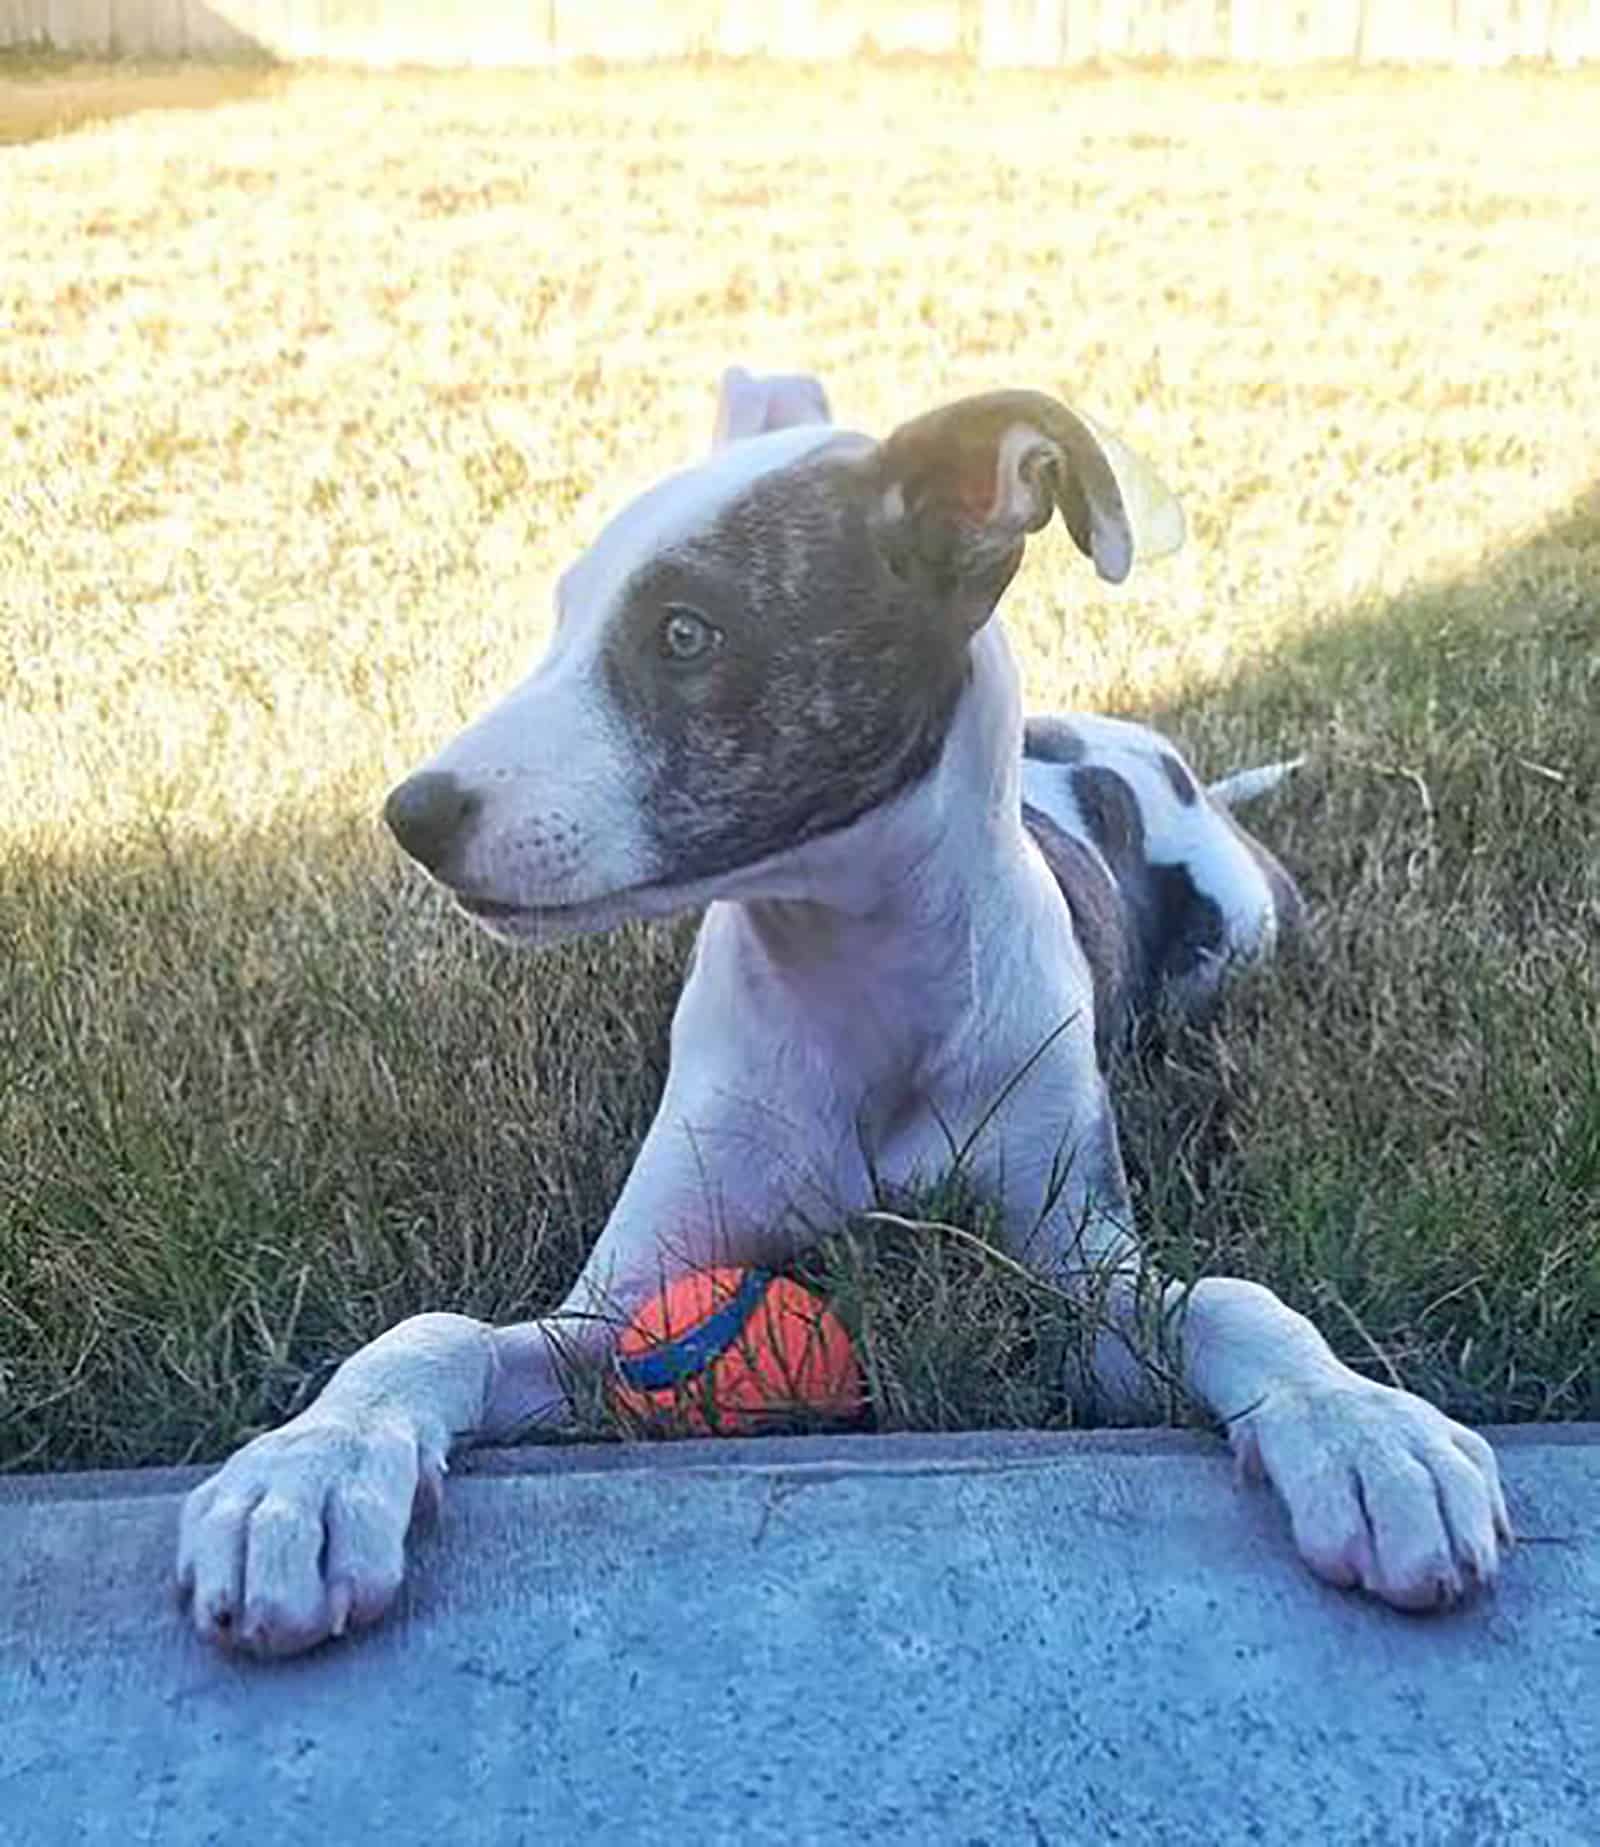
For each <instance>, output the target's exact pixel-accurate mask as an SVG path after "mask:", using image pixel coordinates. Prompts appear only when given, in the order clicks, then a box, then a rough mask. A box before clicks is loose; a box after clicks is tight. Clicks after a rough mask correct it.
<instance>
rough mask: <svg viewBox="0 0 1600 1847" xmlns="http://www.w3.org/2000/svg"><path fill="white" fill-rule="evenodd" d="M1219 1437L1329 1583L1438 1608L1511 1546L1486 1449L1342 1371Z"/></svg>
mask: <svg viewBox="0 0 1600 1847" xmlns="http://www.w3.org/2000/svg"><path fill="white" fill-rule="evenodd" d="M1229 1434H1230V1437H1231V1439H1232V1442H1233V1447H1234V1453H1235V1455H1236V1456H1237V1457H1238V1459H1239V1464H1240V1468H1241V1470H1242V1471H1243V1472H1245V1473H1247V1474H1254V1475H1264V1476H1265V1477H1266V1479H1267V1480H1268V1481H1270V1482H1271V1483H1272V1485H1273V1487H1274V1488H1276V1489H1277V1491H1278V1493H1279V1495H1281V1496H1282V1498H1283V1501H1284V1504H1285V1506H1286V1507H1287V1508H1288V1510H1289V1517H1290V1520H1291V1522H1292V1523H1293V1527H1294V1537H1295V1543H1296V1545H1298V1546H1299V1548H1300V1554H1301V1556H1302V1557H1303V1558H1304V1559H1305V1561H1306V1563H1307V1564H1308V1565H1310V1567H1311V1569H1312V1570H1313V1571H1314V1572H1316V1574H1317V1575H1318V1577H1320V1578H1325V1579H1326V1580H1327V1581H1328V1582H1329V1583H1330V1584H1337V1585H1340V1586H1341V1587H1346V1588H1348V1587H1350V1586H1354V1585H1359V1586H1360V1587H1361V1588H1362V1589H1363V1590H1367V1591H1370V1592H1371V1593H1372V1594H1373V1595H1374V1596H1375V1597H1381V1598H1383V1600H1384V1601H1385V1602H1386V1603H1392V1604H1395V1605H1397V1606H1398V1607H1399V1608H1401V1609H1406V1610H1436V1609H1445V1608H1448V1607H1449V1606H1450V1605H1451V1604H1453V1603H1455V1602H1457V1601H1458V1600H1459V1599H1460V1598H1462V1597H1463V1596H1466V1595H1468V1594H1470V1593H1471V1592H1472V1591H1473V1590H1475V1589H1477V1588H1479V1587H1486V1586H1488V1585H1491V1584H1492V1583H1493V1582H1494V1580H1495V1576H1496V1574H1497V1572H1498V1571H1499V1568H1500V1558H1501V1554H1502V1552H1503V1551H1504V1550H1505V1549H1508V1548H1509V1547H1510V1545H1511V1543H1512V1532H1511V1521H1510V1519H1509V1517H1508V1515H1507V1513H1506V1503H1505V1497H1504V1495H1503V1494H1502V1492H1501V1488H1500V1472H1499V1469H1498V1467H1497V1466H1496V1464H1495V1459H1494V1451H1493V1450H1492V1449H1490V1447H1489V1445H1488V1444H1487V1443H1486V1442H1485V1441H1484V1440H1483V1438H1482V1437H1480V1436H1479V1435H1478V1434H1477V1432H1476V1431H1474V1430H1468V1429H1466V1428H1465V1427H1464V1426H1463V1425H1461V1424H1457V1423H1452V1422H1451V1420H1450V1419H1449V1418H1448V1417H1446V1416H1444V1414H1443V1413H1442V1412H1440V1411H1437V1410H1435V1409H1434V1407H1433V1406H1432V1405H1430V1404H1428V1403H1426V1402H1425V1401H1424V1400H1423V1399H1421V1398H1417V1397H1414V1396H1413V1395H1412V1394H1411V1393H1410V1392H1403V1391H1397V1390H1394V1389H1393V1388H1391V1387H1389V1386H1386V1385H1377V1384H1375V1383H1374V1382H1373V1381H1371V1380H1370V1379H1363V1378H1362V1377H1361V1376H1360V1375H1359V1374H1357V1373H1353V1372H1350V1371H1348V1370H1347V1369H1345V1368H1342V1367H1341V1368H1340V1369H1339V1371H1338V1372H1337V1373H1334V1374H1331V1375H1330V1376H1329V1378H1328V1379H1327V1380H1325V1381H1321V1382H1318V1383H1316V1384H1314V1385H1309V1386H1307V1385H1296V1386H1282V1387H1279V1388H1278V1389H1277V1390H1275V1391H1273V1392H1271V1393H1269V1394H1268V1396H1267V1397H1266V1398H1265V1399H1264V1400H1263V1401H1262V1402H1261V1403H1260V1404H1259V1405H1258V1406H1256V1407H1255V1409H1254V1410H1252V1411H1250V1412H1249V1413H1248V1414H1247V1415H1246V1416H1244V1417H1242V1418H1240V1419H1239V1421H1238V1423H1237V1424H1236V1425H1235V1426H1234V1427H1233V1428H1232V1429H1231V1430H1230V1433H1229Z"/></svg>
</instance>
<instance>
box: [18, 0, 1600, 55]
mask: <svg viewBox="0 0 1600 1847" xmlns="http://www.w3.org/2000/svg"><path fill="white" fill-rule="evenodd" d="M31 45H41V46H50V47H54V48H56V49H58V50H62V51H71V52H82V53H87V54H104V53H112V54H119V55H133V56H160V57H214V56H218V55H228V54H239V53H244V52H249V51H257V52H265V53H268V54H270V55H272V56H274V57H279V58H285V59H327V60H334V61H338V62H349V63H356V64H368V65H393V64H401V63H418V64H429V65H514V64H544V63H549V62H551V61H553V60H557V59H562V58H572V57H584V56H598V57H607V58H648V57H677V56H685V55H691V54H695V53H707V52H709V53H714V54H721V55H726V56H741V55H748V54H751V53H761V54H765V55H768V56H775V57H797V58H836V57H843V56H848V55H850V54H851V53H852V52H855V51H858V50H861V49H864V48H866V47H869V46H870V47H874V48H876V49H878V50H880V51H890V52H893V51H902V52H904V51H916V52H923V53H929V54H933V55H945V56H962V57H968V58H975V59H977V60H978V61H980V62H981V63H984V64H986V65H1036V66H1054V65H1067V64H1073V63H1078V62H1083V61H1087V60H1089V59H1093V58H1105V57H1113V58H1171V59H1177V60H1208V61H1210V60H1227V61H1231V62H1237V63H1252V64H1261V63H1268V64H1293V63H1306V62H1312V61H1316V60H1325V59H1334V60H1343V61H1351V62H1357V63H1390V62H1413V63H1433V64H1457V65H1486V64H1499V63H1504V62H1506V61H1508V60H1510V59H1513V58H1536V59H1544V60H1549V61H1552V62H1556V63H1561V64H1573V63H1578V62H1580V61H1582V60H1584V59H1589V58H1597V57H1600V0H1299V3H1298V4H1297V3H1296V0H0V46H31Z"/></svg>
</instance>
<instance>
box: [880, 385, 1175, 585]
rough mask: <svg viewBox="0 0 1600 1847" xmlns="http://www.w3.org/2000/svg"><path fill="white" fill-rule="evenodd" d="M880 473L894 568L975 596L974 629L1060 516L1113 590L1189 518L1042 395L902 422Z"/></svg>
mask: <svg viewBox="0 0 1600 1847" xmlns="http://www.w3.org/2000/svg"><path fill="white" fill-rule="evenodd" d="M876 465H877V489H878V494H879V502H878V507H877V509H876V512H875V515H874V522H873V523H874V528H875V531H876V535H877V537H878V541H879V543H880V545H881V546H882V547H883V550H884V553H885V556H886V557H887V558H888V560H889V563H890V565H891V567H892V568H893V569H894V570H895V572H896V573H897V574H898V575H899V576H901V577H906V578H915V577H917V576H919V575H920V576H923V577H925V578H926V579H927V580H928V582H929V585H930V587H931V588H935V589H939V590H942V591H958V592H959V591H960V590H962V589H963V588H966V589H969V590H970V591H971V593H972V597H973V598H975V599H976V602H975V604H974V606H973V608H972V610H971V612H970V613H971V615H972V616H973V617H974V618H975V620H976V622H981V621H982V620H983V619H984V618H985V617H986V616H987V614H988V608H982V609H981V613H979V606H980V605H981V604H982V602H983V598H984V596H985V594H986V593H987V592H988V591H991V590H992V595H990V596H989V605H988V607H989V608H992V607H993V603H994V601H995V600H996V599H997V598H998V596H999V592H1000V591H1001V590H1003V589H1004V588H1005V586H1006V584H1007V583H1009V582H1010V579H1011V576H1012V574H1013V573H1014V572H1015V570H1016V568H1017V565H1018V564H1019V562H1020V561H1021V557H1022V546H1023V541H1024V540H1025V539H1026V537H1027V535H1028V534H1029V533H1030V532H1037V531H1039V530H1040V528H1041V527H1043V526H1046V525H1048V524H1049V522H1050V516H1051V514H1052V513H1053V512H1055V510H1056V509H1057V508H1059V509H1060V511H1061V517H1062V519H1063V520H1064V521H1065V522H1066V527H1067V530H1068V531H1069V532H1070V533H1071V534H1072V537H1073V540H1074V541H1075V543H1076V544H1077V547H1078V549H1079V551H1081V552H1082V553H1083V554H1084V556H1085V557H1086V558H1091V559H1093V561H1094V567H1095V569H1096V570H1097V571H1098V572H1099V573H1100V575H1101V576H1102V577H1103V578H1105V580H1106V581H1107V582H1108V583H1113V584H1120V583H1121V582H1122V580H1123V579H1124V578H1125V577H1126V576H1127V575H1128V573H1129V571H1130V570H1132V568H1133V564H1134V560H1135V559H1136V558H1140V559H1143V558H1159V557H1161V556H1162V555H1164V554H1165V553H1167V552H1172V551H1176V550H1177V549H1178V547H1179V546H1180V545H1181V544H1182V543H1183V536H1184V527H1183V510H1182V509H1181V508H1180V507H1179V505H1178V502H1177V500H1176V499H1175V498H1174V497H1173V495H1172V494H1171V493H1170V492H1169V491H1168V490H1167V488H1166V487H1164V486H1163V485H1162V483H1161V482H1160V481H1159V480H1158V479H1157V478H1156V475H1155V473H1154V472H1153V470H1151V469H1150V468H1149V467H1147V466H1146V464H1145V463H1143V462H1141V461H1140V460H1139V458H1138V457H1137V456H1136V455H1135V454H1134V453H1133V451H1132V450H1131V449H1128V448H1127V447H1125V446H1124V445H1123V444H1122V443H1120V442H1118V440H1117V439H1116V437H1114V436H1112V435H1111V434H1110V433H1109V432H1108V431H1105V430H1101V429H1097V428H1096V427H1095V425H1094V424H1092V423H1091V422H1090V421H1089V419H1088V418H1087V417H1085V416H1083V415H1082V414H1081V413H1080V412H1078V411H1074V410H1069V409H1068V408H1067V406H1066V405H1065V404H1059V403H1057V402H1056V400H1055V399H1054V398H1049V397H1046V396H1044V395H1043V393H1041V392H1037V391H992V392H986V393H984V394H983V395H982V396H980V397H974V398H963V399H962V400H961V401H960V402H959V403H956V404H950V405H947V406H946V407H945V408H944V409H943V410H936V411H930V412H929V413H928V414H927V415H926V416H923V417H918V418H915V419H914V420H913V421H912V422H910V423H904V424H902V425H901V426H900V428H899V429H897V430H896V431H895V432H894V434H893V435H892V436H891V437H890V438H889V439H888V441H887V442H886V443H884V444H883V445H882V446H881V448H880V449H879V451H878V454H877V458H876ZM962 600H963V601H968V600H969V599H968V598H965V597H964V598H963V599H962Z"/></svg>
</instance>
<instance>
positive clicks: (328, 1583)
mask: <svg viewBox="0 0 1600 1847" xmlns="http://www.w3.org/2000/svg"><path fill="white" fill-rule="evenodd" d="M443 1473H444V1460H443V1457H442V1455H440V1454H439V1453H437V1452H435V1451H433V1450H432V1449H430V1448H429V1446H427V1445H426V1444H424V1443H423V1442H422V1441H421V1440H420V1439H419V1437H418V1434H417V1432H416V1431H415V1430H414V1429H413V1428H412V1427H411V1426H410V1425H409V1424H408V1423H407V1422H406V1421H405V1420H404V1419H401V1418H397V1417H392V1416H382V1415H377V1416H372V1417H369V1418H364V1419H361V1420H359V1421H356V1420H352V1419H349V1418H346V1417H341V1416H336V1415H330V1414H329V1413H327V1412H319V1411H318V1410H317V1409H316V1408H315V1407H313V1408H312V1409H311V1410H310V1411H308V1412H306V1413H304V1414H303V1415H302V1416H300V1417H297V1418H296V1419H295V1420H294V1421H293V1422H292V1423H289V1424H286V1425H284V1427H283V1428H282V1429H281V1430H272V1431H268V1432H267V1433H266V1434H265V1435H264V1436H259V1437H257V1438H255V1440H254V1441H253V1442H250V1443H247V1444H246V1445H245V1446H244V1448H243V1449H241V1450H240V1451H239V1452H238V1453H237V1454H236V1455H235V1456H233V1457H232V1458H230V1460H229V1461H228V1462H226V1463H225V1464H224V1465H223V1467H222V1468H221V1469H220V1470H219V1471H218V1472H217V1473H216V1474H215V1475H213V1476H212V1477H211V1478H210V1480H209V1481H204V1482H202V1483H201V1484H200V1486H199V1487H198V1488H196V1489H195V1490H194V1491H193V1493H191V1494H190V1495H189V1497H188V1499H187V1500H186V1501H185V1502H184V1506H183V1514H182V1518H181V1521H180V1526H179V1534H178V1588H179V1593H180V1595H187V1596H188V1597H189V1598H190V1599H191V1601H192V1606H193V1615H194V1626H195V1629H196V1632H197V1633H198V1634H199V1635H200V1636H201V1637H202V1639H203V1640H205V1641H208V1642H216V1643H219V1644H221V1645H222V1646H224V1647H229V1648H239V1649H243V1650H246V1651H247V1652H249V1653H251V1654H256V1655H290V1654H298V1653H299V1652H300V1651H301V1650H303V1649H307V1648H313V1647H315V1646H316V1644H317V1643H318V1642H321V1641H325V1640H326V1639H327V1638H328V1637H329V1636H337V1635H342V1634H343V1633H344V1631H345V1629H346V1627H347V1625H349V1624H351V1623H356V1624H364V1623H371V1622H375V1621H376V1620H377V1619H378V1617H379V1616H381V1615H382V1614H383V1612H384V1610H386V1609H387V1608H388V1606H389V1604H390V1603H391V1602H392V1601H393V1600H394V1596H395V1593H396V1592H397V1591H398V1590H399V1588H400V1581H401V1578H402V1577H403V1575H404V1572H405V1536H406V1532H407V1529H408V1528H409V1527H410V1525H411V1518H412V1512H413V1508H414V1506H415V1504H416V1502H417V1500H418V1498H419V1497H421V1498H422V1499H423V1501H424V1502H428V1501H432V1502H435V1503H436V1502H437V1499H438V1495H439V1488H440V1480H441V1477H442V1475H443Z"/></svg>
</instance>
